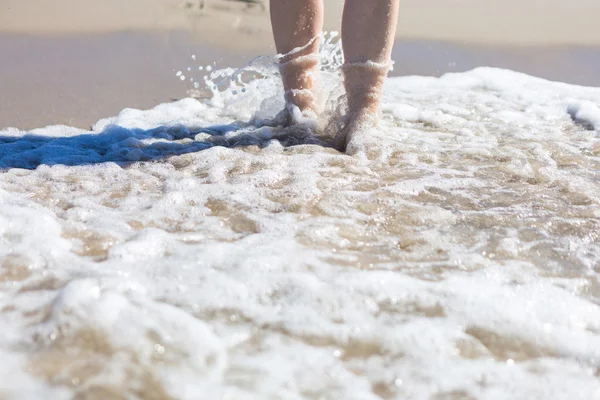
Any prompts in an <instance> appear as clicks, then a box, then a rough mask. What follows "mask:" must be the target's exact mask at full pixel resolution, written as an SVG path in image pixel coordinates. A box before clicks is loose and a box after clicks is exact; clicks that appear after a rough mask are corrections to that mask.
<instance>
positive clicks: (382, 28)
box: [337, 0, 399, 148]
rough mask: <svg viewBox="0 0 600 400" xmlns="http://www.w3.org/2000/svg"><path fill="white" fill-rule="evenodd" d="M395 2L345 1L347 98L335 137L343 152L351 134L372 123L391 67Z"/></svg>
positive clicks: (344, 34)
mask: <svg viewBox="0 0 600 400" xmlns="http://www.w3.org/2000/svg"><path fill="white" fill-rule="evenodd" d="M398 9H399V0H346V3H345V6H344V15H343V19H342V44H343V47H344V58H345V60H346V61H345V64H344V66H343V67H342V68H343V72H344V86H345V88H346V94H347V97H348V115H347V117H346V119H347V121H346V128H345V129H344V130H343V131H342V132H340V135H338V138H337V142H338V147H340V148H345V147H346V144H347V142H348V141H349V140H350V138H351V137H350V136H351V135H352V131H353V130H356V129H359V128H361V127H362V126H365V125H370V124H373V123H374V122H375V121H376V117H377V110H378V108H379V102H380V99H381V90H382V87H383V82H384V80H385V77H386V76H387V73H388V71H389V68H390V65H391V59H390V57H391V53H392V46H393V44H394V36H395V33H396V24H397V21H398Z"/></svg>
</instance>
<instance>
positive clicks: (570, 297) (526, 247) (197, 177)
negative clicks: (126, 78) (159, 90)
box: [0, 68, 600, 400]
mask: <svg viewBox="0 0 600 400" xmlns="http://www.w3.org/2000/svg"><path fill="white" fill-rule="evenodd" d="M214 72H218V71H212V72H211V73H214ZM322 79H323V80H322V82H324V83H323V84H322V86H321V88H322V90H323V92H324V96H325V97H328V100H327V101H329V102H330V103H331V104H334V103H335V101H337V99H338V97H337V96H338V92H336V91H338V90H339V76H338V77H336V76H335V72H334V71H333V70H331V71H328V70H324V71H323V76H322ZM336 82H337V83H336ZM243 87H244V88H245V89H246V90H245V91H243V92H242V91H241V90H240V91H238V92H237V93H236V94H234V93H233V92H232V91H230V90H229V89H230V87H229V86H227V90H220V91H219V98H218V99H216V98H213V100H212V101H208V100H203V101H198V100H195V99H192V98H188V99H184V100H181V101H178V102H174V103H168V104H161V105H159V106H157V107H155V108H154V109H151V110H133V109H127V110H123V111H122V112H121V113H120V114H119V115H118V116H115V117H113V118H108V119H105V120H102V121H99V122H98V123H97V124H96V125H95V126H94V128H93V130H92V131H90V132H85V131H81V130H77V129H74V128H69V127H47V128H41V129H38V130H35V131H32V132H23V131H20V130H18V129H8V130H4V131H2V132H0V141H1V142H2V145H1V146H0V168H2V172H1V173H0V203H1V204H2V206H1V207H0V259H1V260H2V261H1V268H0V310H1V311H0V323H1V324H2V326H3V327H4V331H3V337H2V339H1V340H0V355H1V358H2V360H3V362H2V365H1V366H0V376H2V378H1V380H0V397H4V398H15V399H17V398H19V399H38V398H41V397H44V398H56V399H61V398H64V399H67V398H73V397H77V398H103V399H108V398H123V397H127V398H174V399H198V398H207V399H208V398H211V399H213V398H223V399H227V398H229V399H257V398H260V399H264V398H289V399H299V398H332V399H341V398H343V399H382V398H383V399H392V398H398V399H450V398H477V399H508V398H510V399H532V398H536V399H556V398H569V399H586V400H587V399H592V398H596V397H598V396H600V381H599V379H598V373H599V372H598V371H599V368H600V282H599V279H598V277H599V275H598V273H599V272H600V270H599V268H600V245H599V243H600V133H599V131H598V129H599V126H600V125H599V124H598V118H599V114H598V106H599V105H600V89H598V88H586V87H576V86H571V85H567V84H562V83H555V82H549V81H545V80H542V79H538V78H534V77H530V76H526V75H523V74H520V73H516V72H512V71H506V70H498V69H492V68H479V69H476V70H473V71H470V72H466V73H460V74H448V75H444V76H442V77H441V78H426V77H402V78H393V79H389V80H388V81H387V82H386V85H385V88H384V93H383V103H382V107H381V110H382V118H381V124H380V127H379V128H378V129H377V130H375V131H373V132H371V134H370V135H369V136H368V137H364V142H362V145H361V143H357V148H358V154H357V155H355V156H347V155H345V154H341V153H339V152H337V151H335V150H333V149H332V148H329V147H327V146H326V144H327V142H326V139H323V138H322V137H314V136H313V135H312V133H311V132H306V131H305V130H295V129H290V128H283V127H268V126H263V127H260V128H259V127H257V125H253V124H250V123H249V122H250V121H253V120H254V121H255V120H258V119H268V118H272V117H273V116H274V114H275V113H276V112H277V111H278V110H279V109H280V107H281V106H282V105H283V104H282V100H281V98H282V89H281V87H280V85H279V82H278V77H277V75H276V74H270V73H264V74H262V77H260V78H258V79H253V80H250V81H247V82H244V83H243ZM324 103H326V102H324ZM334 108H335V107H333V106H331V107H330V109H331V110H333V109H334ZM332 115H333V114H332ZM361 140H362V139H361Z"/></svg>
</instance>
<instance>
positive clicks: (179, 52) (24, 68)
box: [0, 31, 600, 130]
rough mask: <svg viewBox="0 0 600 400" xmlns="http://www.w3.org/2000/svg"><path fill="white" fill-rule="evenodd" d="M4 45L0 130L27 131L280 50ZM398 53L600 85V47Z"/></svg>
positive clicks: (403, 62)
mask: <svg viewBox="0 0 600 400" xmlns="http://www.w3.org/2000/svg"><path fill="white" fill-rule="evenodd" d="M0 52H2V54H4V55H5V56H6V61H5V62H3V63H2V65H0V72H1V73H0V87H2V88H3V96H2V98H0V129H3V128H7V127H17V128H19V129H25V130H27V129H34V128H39V127H42V126H47V125H59V124H64V125H69V126H75V127H79V128H83V129H89V127H90V126H91V125H92V124H93V123H95V122H97V121H98V120H99V119H101V118H105V117H109V116H114V115H117V114H118V113H119V111H121V110H122V109H124V108H138V109H147V108H151V107H153V106H155V105H157V104H160V103H165V102H169V101H172V100H174V99H179V98H183V97H187V91H188V90H189V89H191V84H190V83H189V82H187V81H186V82H181V81H180V80H178V79H177V77H176V76H175V73H176V71H178V70H184V71H185V70H186V69H187V67H197V66H199V65H208V64H214V66H215V68H223V67H241V66H243V65H244V64H246V63H247V62H249V61H250V60H251V59H252V58H254V57H255V56H256V55H259V54H274V49H273V48H270V49H268V48H267V49H266V50H265V51H258V50H256V51H255V50H253V49H244V50H243V51H236V50H231V49H226V48H223V47H220V46H215V45H211V44H207V43H205V42H203V41H202V40H201V38H198V37H197V36H195V35H193V34H191V33H189V32H186V31H179V32H164V31H145V32H120V33H108V34H79V35H60V36H38V35H31V34H6V33H4V34H1V33H0ZM193 54H194V55H196V57H197V58H196V60H195V61H194V60H192V59H191V56H192V55H193ZM393 58H394V59H395V60H396V65H395V71H393V72H392V73H391V76H399V75H430V76H440V75H442V74H444V73H447V72H463V71H467V70H470V69H473V68H475V67H479V66H492V67H498V68H506V69H512V70H516V71H519V72H523V73H526V74H529V75H535V76H539V77H542V78H545V79H549V80H555V81H561V82H566V83H571V84H578V85H585V86H599V87H600V76H599V75H598V74H597V72H596V67H597V65H600V46H598V47H589V46H549V47H527V48H523V47H511V46H476V45H460V44H455V43H451V42H439V41H422V40H421V41H410V40H399V41H398V42H397V43H396V45H395V47H394V52H393ZM40 66H42V67H40ZM196 74H199V73H196ZM188 75H189V74H188Z"/></svg>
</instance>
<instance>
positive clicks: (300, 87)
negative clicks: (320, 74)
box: [279, 54, 320, 111]
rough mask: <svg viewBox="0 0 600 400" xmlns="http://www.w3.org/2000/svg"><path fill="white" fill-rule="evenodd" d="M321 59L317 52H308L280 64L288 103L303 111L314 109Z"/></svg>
mask: <svg viewBox="0 0 600 400" xmlns="http://www.w3.org/2000/svg"><path fill="white" fill-rule="evenodd" d="M319 60H320V58H319V56H318V55H317V54H307V55H303V56H299V57H296V58H293V59H291V60H289V61H285V62H282V63H280V64H279V72H280V74H281V79H282V82H283V87H284V90H285V100H286V104H288V105H289V104H292V105H295V106H296V107H298V108H299V109H300V110H302V111H304V110H306V109H314V96H313V93H312V89H313V86H314V77H315V73H316V70H317V66H318V65H319Z"/></svg>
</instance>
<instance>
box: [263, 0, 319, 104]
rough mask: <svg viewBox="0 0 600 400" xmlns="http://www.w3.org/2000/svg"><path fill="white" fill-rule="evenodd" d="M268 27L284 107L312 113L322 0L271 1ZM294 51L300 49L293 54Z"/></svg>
mask: <svg viewBox="0 0 600 400" xmlns="http://www.w3.org/2000/svg"><path fill="white" fill-rule="evenodd" d="M270 10H271V25H272V26H273V35H274V37H275V47H276V48H277V52H278V53H279V54H281V55H283V57H282V58H281V60H280V68H279V69H280V72H281V78H282V81H283V87H284V90H285V98H286V107H290V106H296V107H298V108H299V109H300V111H306V110H312V109H313V107H314V98H313V94H312V89H313V83H314V73H315V71H316V68H317V65H318V63H319V60H318V57H317V53H318V51H319V37H320V35H321V30H322V29H323V0H271V2H270ZM296 49H302V50H300V51H297V50H296Z"/></svg>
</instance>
